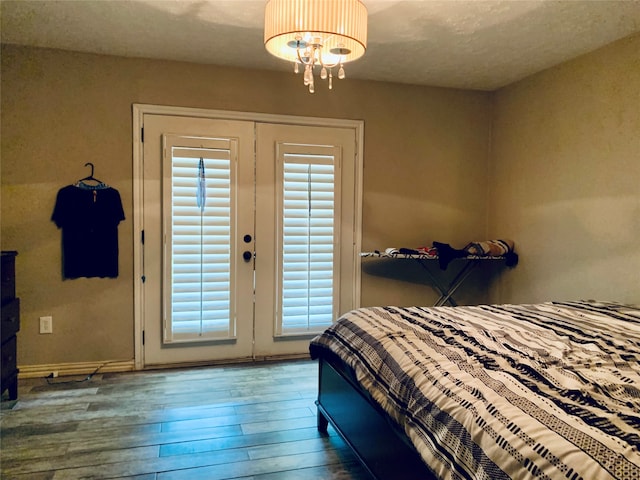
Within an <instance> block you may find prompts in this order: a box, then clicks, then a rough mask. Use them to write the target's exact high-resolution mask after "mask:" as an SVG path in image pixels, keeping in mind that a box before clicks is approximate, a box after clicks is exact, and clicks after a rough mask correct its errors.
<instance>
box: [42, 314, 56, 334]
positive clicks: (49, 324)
mask: <svg viewBox="0 0 640 480" xmlns="http://www.w3.org/2000/svg"><path fill="white" fill-rule="evenodd" d="M40 333H53V317H50V316H49V317H40Z"/></svg>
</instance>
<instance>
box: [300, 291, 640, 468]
mask: <svg viewBox="0 0 640 480" xmlns="http://www.w3.org/2000/svg"><path fill="white" fill-rule="evenodd" d="M324 350H330V351H331V352H333V353H334V354H336V355H337V356H339V357H340V358H341V359H342V361H344V362H345V363H346V364H347V365H348V366H350V367H351V368H352V369H353V370H354V372H355V374H356V376H357V378H358V380H359V381H360V383H361V385H362V386H363V387H364V389H365V390H366V391H368V392H369V393H370V394H371V396H372V397H373V398H374V399H375V401H377V402H378V403H379V404H380V406H381V407H382V408H383V409H384V410H385V411H386V412H387V413H388V414H389V415H390V416H391V417H392V418H394V419H395V420H396V421H397V423H398V424H399V425H402V426H404V429H405V432H406V434H407V435H408V437H409V438H410V440H411V442H412V443H413V444H414V446H415V447H416V449H417V450H418V451H419V452H420V454H421V456H422V457H423V459H424V461H425V462H426V463H427V465H429V466H430V468H431V469H432V470H433V472H434V473H435V474H436V475H437V476H438V477H439V478H442V479H463V478H466V479H487V480H499V479H507V478H511V479H518V480H522V479H529V478H537V479H570V480H578V479H582V480H604V479H621V480H622V479H624V480H632V479H633V480H638V479H640V452H639V449H640V307H633V306H625V305H620V304H614V303H602V302H572V303H543V304H536V305H487V306H465V307H407V308H399V307H372V308H361V309H357V310H353V311H351V312H349V313H347V314H345V315H344V316H342V317H341V318H340V319H339V320H338V321H337V322H336V323H335V324H334V325H333V326H331V327H330V328H329V329H327V331H326V332H325V333H323V334H322V335H320V336H318V337H316V338H315V339H313V341H312V342H311V346H310V351H311V354H312V357H314V358H315V357H317V356H321V355H322V352H323V351H324Z"/></svg>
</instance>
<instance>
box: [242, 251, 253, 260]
mask: <svg viewBox="0 0 640 480" xmlns="http://www.w3.org/2000/svg"><path fill="white" fill-rule="evenodd" d="M251 257H253V254H252V253H251V252H250V251H249V250H245V251H244V252H243V253H242V258H244V261H245V262H248V261H249V260H251Z"/></svg>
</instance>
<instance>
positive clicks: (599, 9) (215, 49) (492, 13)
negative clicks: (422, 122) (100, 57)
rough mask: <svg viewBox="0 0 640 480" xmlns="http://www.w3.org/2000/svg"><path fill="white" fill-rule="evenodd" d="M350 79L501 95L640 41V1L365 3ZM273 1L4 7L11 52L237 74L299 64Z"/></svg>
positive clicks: (145, 0) (92, 1) (9, 1)
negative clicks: (272, 37) (40, 50)
mask: <svg viewBox="0 0 640 480" xmlns="http://www.w3.org/2000/svg"><path fill="white" fill-rule="evenodd" d="M364 3H365V5H366V6H367V8H368V11H369V41H368V48H367V53H366V54H365V56H364V57H363V58H362V59H360V60H358V61H356V62H354V63H351V64H348V65H347V67H346V69H347V76H349V77H352V78H361V79H370V80H381V81H391V82H403V83H412V84H420V85H432V86H443V87H455V88H467V89H478V90H494V89H496V88H499V87H502V86H504V85H507V84H509V83H511V82H514V81H516V80H519V79H521V78H524V77H526V76H528V75H530V74H532V73H535V72H538V71H541V70H544V69H545V68H548V67H551V66H553V65H556V64H558V63H561V62H563V61H565V60H568V59H570V58H574V57H576V56H578V55H581V54H583V53H586V52H589V51H592V50H595V49H597V48H599V47H601V46H603V45H606V44H608V43H611V42H613V41H615V40H618V39H620V38H623V37H626V36H629V35H632V34H634V33H636V32H640V0H624V1H618V0H609V1H598V0H568V1H567V0H562V1H554V0H425V1H393V0H364ZM264 5H265V1H263V0H209V1H206V0H177V1H176V0H117V1H116V0H71V1H69V0H65V1H58V0H46V1H43V0H37V1H32V0H18V1H13V0H2V2H1V20H2V24H1V27H2V28H1V38H2V43H13V44H21V45H33V46H40V47H51V48H58V49H64V50H76V51H83V52H92V53H102V54H112V55H122V56H130V57H146V58H159V59H170V60H180V61H188V62H198V63H211V64H218V65H232V66H237V67H250V68H260V69H268V70H289V69H290V66H289V65H288V64H287V63H286V62H283V61H281V60H278V59H276V58H274V57H272V56H271V55H269V54H268V53H267V52H266V51H265V49H264V46H263V38H262V35H263V21H264Z"/></svg>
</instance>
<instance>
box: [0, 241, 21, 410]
mask: <svg viewBox="0 0 640 480" xmlns="http://www.w3.org/2000/svg"><path fill="white" fill-rule="evenodd" d="M17 254H18V252H9V251H3V252H2V265H1V269H0V276H1V277H2V290H0V296H1V297H2V305H1V312H2V325H0V328H1V330H0V331H1V336H2V366H1V368H2V379H1V383H0V387H1V388H2V391H1V393H2V394H4V392H5V390H9V399H10V400H15V399H17V398H18V366H17V363H16V362H17V342H16V333H18V330H20V299H19V298H16V266H15V258H16V255H17Z"/></svg>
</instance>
